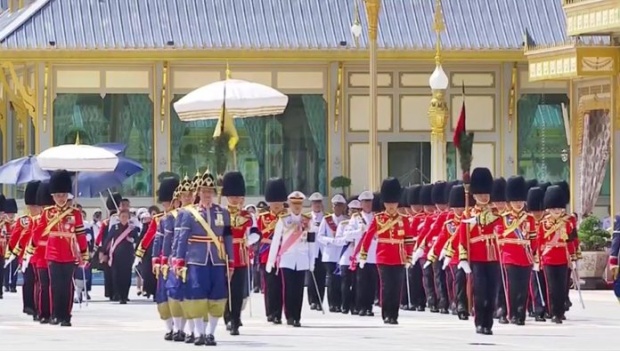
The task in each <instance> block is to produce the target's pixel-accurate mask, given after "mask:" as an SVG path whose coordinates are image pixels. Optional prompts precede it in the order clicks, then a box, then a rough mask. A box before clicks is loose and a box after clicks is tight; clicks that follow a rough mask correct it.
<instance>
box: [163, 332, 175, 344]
mask: <svg viewBox="0 0 620 351" xmlns="http://www.w3.org/2000/svg"><path fill="white" fill-rule="evenodd" d="M173 336H174V333H173V332H172V330H171V331H169V332H167V333H166V334H164V340H166V341H172V337H173Z"/></svg>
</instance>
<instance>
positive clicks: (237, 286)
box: [226, 267, 248, 326]
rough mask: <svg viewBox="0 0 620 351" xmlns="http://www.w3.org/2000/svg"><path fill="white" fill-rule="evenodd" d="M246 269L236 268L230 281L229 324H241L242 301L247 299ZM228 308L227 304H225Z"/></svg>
mask: <svg viewBox="0 0 620 351" xmlns="http://www.w3.org/2000/svg"><path fill="white" fill-rule="evenodd" d="M247 289H248V267H236V268H235V271H234V272H233V276H232V279H231V280H230V322H231V323H234V324H235V325H237V326H239V324H241V309H242V308H243V299H245V298H246V297H247ZM226 305H227V306H226V308H228V304H226Z"/></svg>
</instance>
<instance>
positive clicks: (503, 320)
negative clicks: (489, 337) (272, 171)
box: [497, 316, 508, 324]
mask: <svg viewBox="0 0 620 351" xmlns="http://www.w3.org/2000/svg"><path fill="white" fill-rule="evenodd" d="M497 323H499V324H508V318H506V316H499V319H498V320H497Z"/></svg>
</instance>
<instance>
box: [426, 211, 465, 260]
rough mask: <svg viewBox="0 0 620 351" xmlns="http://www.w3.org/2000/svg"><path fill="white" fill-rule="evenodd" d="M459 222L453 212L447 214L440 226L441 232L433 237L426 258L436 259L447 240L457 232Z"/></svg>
mask: <svg viewBox="0 0 620 351" xmlns="http://www.w3.org/2000/svg"><path fill="white" fill-rule="evenodd" d="M459 223H460V219H458V218H456V217H455V216H454V212H450V214H449V215H448V216H447V220H446V221H445V222H444V223H443V225H442V226H441V232H440V233H439V235H437V237H436V238H435V242H434V243H433V246H432V247H431V249H430V251H429V252H428V256H427V259H428V260H430V261H431V262H435V261H437V258H439V256H440V255H441V251H442V250H443V249H444V248H446V246H447V245H448V241H449V240H450V239H451V238H452V237H453V236H454V234H455V233H457V232H458V228H459V227H458V226H459Z"/></svg>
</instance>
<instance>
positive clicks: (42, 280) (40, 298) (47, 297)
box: [37, 268, 73, 319]
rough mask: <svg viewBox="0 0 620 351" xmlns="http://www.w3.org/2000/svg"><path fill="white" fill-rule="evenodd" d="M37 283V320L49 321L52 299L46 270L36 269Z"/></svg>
mask: <svg viewBox="0 0 620 351" xmlns="http://www.w3.org/2000/svg"><path fill="white" fill-rule="evenodd" d="M37 282H38V284H37V285H38V286H37V308H38V313H39V318H41V319H49V318H51V317H52V299H51V294H50V275H49V270H48V269H47V268H38V269H37ZM72 298H73V297H72Z"/></svg>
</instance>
